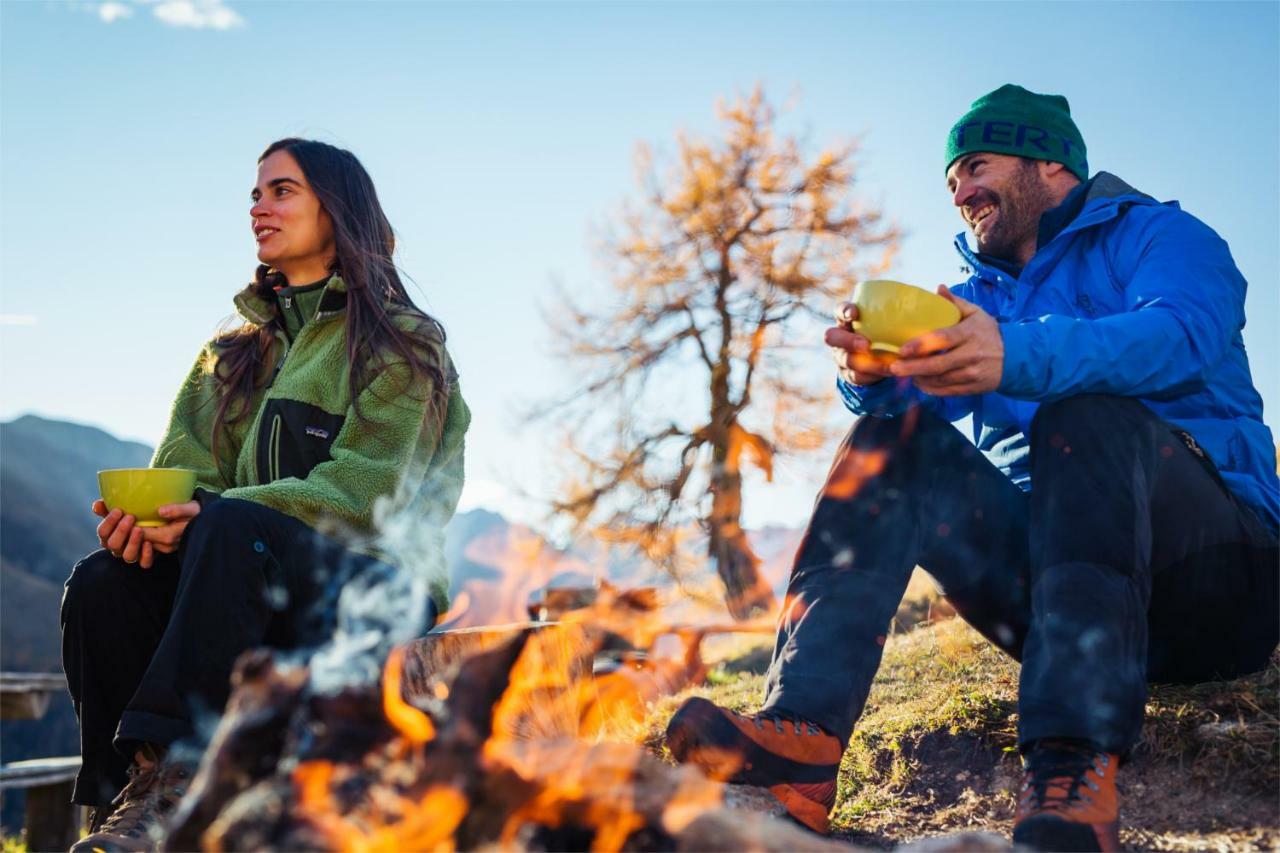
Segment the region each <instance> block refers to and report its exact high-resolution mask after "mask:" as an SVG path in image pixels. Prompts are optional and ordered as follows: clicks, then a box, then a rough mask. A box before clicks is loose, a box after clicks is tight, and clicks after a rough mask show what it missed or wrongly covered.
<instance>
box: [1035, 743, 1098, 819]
mask: <svg viewBox="0 0 1280 853" xmlns="http://www.w3.org/2000/svg"><path fill="white" fill-rule="evenodd" d="M1110 763H1111V759H1110V757H1109V756H1108V755H1106V754H1105V753H1094V752H1091V751H1088V750H1080V751H1075V752H1072V753H1064V754H1059V755H1057V756H1055V760H1053V761H1045V762H1043V763H1040V764H1036V765H1033V766H1030V767H1028V768H1027V776H1026V781H1025V782H1024V783H1023V786H1022V793H1023V798H1024V799H1023V802H1024V805H1025V806H1026V807H1028V808H1029V810H1031V811H1036V812H1038V811H1070V810H1072V809H1073V808H1074V807H1075V805H1076V804H1077V803H1085V804H1089V803H1092V802H1093V797H1091V796H1090V795H1089V793H1088V792H1093V793H1095V794H1096V793H1098V792H1099V791H1101V790H1102V789H1101V788H1100V787H1099V786H1098V784H1097V783H1096V782H1094V781H1093V780H1092V779H1090V778H1089V776H1088V773H1089V771H1090V770H1092V771H1093V772H1094V773H1095V774H1096V775H1097V776H1099V777H1105V776H1106V775H1107V768H1108V766H1109V765H1110Z"/></svg>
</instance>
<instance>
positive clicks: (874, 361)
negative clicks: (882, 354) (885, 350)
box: [823, 302, 889, 385]
mask: <svg viewBox="0 0 1280 853" xmlns="http://www.w3.org/2000/svg"><path fill="white" fill-rule="evenodd" d="M857 319H858V306H856V305H854V304H853V303H852V302H846V303H844V304H843V305H841V306H840V307H838V308H836V325H835V326H833V327H832V328H830V329H827V332H826V334H825V335H824V336H823V340H825V341H826V343H827V346H828V347H830V348H831V355H832V357H833V358H834V359H835V361H836V366H837V367H838V368H839V369H840V378H842V379H843V380H844V381H845V382H850V383H852V384H854V385H874V384H875V383H877V382H879V381H880V380H881V379H884V378H885V377H887V376H888V375H889V371H888V367H887V366H886V364H885V362H883V361H881V360H880V359H879V358H877V357H876V355H875V354H874V353H872V352H871V341H869V340H867V339H866V338H865V337H863V336H862V335H860V334H858V333H857V332H855V331H854V330H853V322H854V321H855V320H857Z"/></svg>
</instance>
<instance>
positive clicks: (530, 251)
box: [0, 0, 1280, 525]
mask: <svg viewBox="0 0 1280 853" xmlns="http://www.w3.org/2000/svg"><path fill="white" fill-rule="evenodd" d="M109 19H110V20H109ZM1278 57H1280V4H1276V3H1273V2H1260V3H1242V4H1236V3H1168V4H1165V3H1154V2H1152V3H1134V4H1126V3H1105V4H1090V3H1029V2H1028V3H1017V4H1004V3H946V4H934V3H883V4H881V3H841V4H831V5H828V4H818V3H772V4H769V3H757V4H735V3H708V4H701V5H699V4H658V3H645V4H585V3H583V4H541V3H520V4H497V3H493V4H482V3H472V4H458V5H451V4H429V3H411V2H399V3H381V2H364V3H344V2H327V3H302V2H291V3H274V2H253V3H248V2H235V1H234V0H224V2H203V3H201V2H188V0H153V2H147V3H135V2H132V0H127V2H125V1H123V0H122V2H112V3H107V4H103V3H99V2H51V3H35V2H5V3H0V288H2V290H0V314H3V315H4V320H3V325H0V389H2V391H3V393H0V419H9V418H11V417H14V416H16V415H19V414H21V413H24V412H36V413H40V414H44V415H47V416H52V417H58V418H65V419H68V420H75V421H80V422H85V423H92V424H96V425H99V426H102V427H104V428H105V429H107V430H109V431H111V432H112V433H115V434H116V435H119V436H122V437H129V438H138V439H141V440H144V441H148V442H154V441H155V440H156V439H157V438H158V437H159V435H160V433H161V431H162V430H163V428H164V423H165V419H166V415H167V408H168V405H169V402H170V400H171V398H172V395H173V393H174V391H175V389H176V387H177V384H178V382H179V381H180V379H181V377H182V375H183V374H184V373H185V372H186V370H187V369H188V367H189V365H190V362H191V359H192V358H193V357H194V355H195V353H196V352H197V350H198V349H199V346H200V344H201V342H202V341H203V340H205V339H206V338H208V337H209V336H210V334H212V332H213V331H214V330H215V328H216V327H217V325H218V322H219V321H220V320H221V319H222V318H224V317H226V316H228V314H229V313H230V311H231V303H230V299H231V296H232V295H233V294H234V293H235V292H236V291H237V290H238V289H239V288H240V287H241V286H242V285H243V283H244V282H246V281H247V280H248V278H249V276H250V275H251V273H252V270H253V267H254V264H255V259H254V244H253V240H252V237H251V234H250V231H249V217H248V208H249V204H248V200H247V199H248V191H249V189H250V187H251V186H252V183H253V178H254V170H255V161H256V158H257V155H258V154H259V153H260V152H261V150H262V149H263V148H264V147H265V146H266V145H267V143H269V142H270V141H272V140H274V139H276V138H279V137H282V136H286V135H306V136H313V137H316V138H319V139H323V140H325V141H328V142H332V143H335V144H338V145H342V146H344V147H349V148H351V149H352V150H353V151H354V152H355V153H356V154H357V155H358V156H359V157H360V158H361V160H362V161H363V162H364V164H365V165H366V167H367V168H368V169H369V171H370V172H371V174H372V175H373V178H374V180H375V182H376V183H377V186H378V189H379V193H380V195H381V197H382V200H383V203H384V205H385V207H386V209H387V212H388V215H389V216H390V218H391V221H392V223H393V225H394V226H395V228H396V230H397V232H398V234H399V240H400V243H399V245H400V259H399V260H400V263H401V266H402V267H403V269H404V270H405V271H406V272H407V273H408V274H409V275H410V276H411V277H412V278H413V280H414V281H416V282H417V284H418V285H419V286H420V288H421V289H420V290H419V291H416V292H415V293H416V295H417V297H418V299H419V303H420V304H422V305H423V306H424V307H426V308H427V309H428V310H430V311H431V312H433V313H434V314H436V315H437V316H438V317H439V318H440V319H441V320H442V321H443V322H444V323H445V325H446V327H447V329H448V330H449V334H450V341H451V343H450V348H451V350H452V352H453V354H454V356H455V358H456V360H457V362H458V364H459V366H460V369H461V371H462V381H463V390H464V393H465V395H466V397H467V399H468V401H469V403H470V404H471V406H472V409H473V411H474V416H475V420H474V426H473V430H472V433H471V434H470V436H469V440H468V492H467V494H466V496H465V501H466V505H468V506H471V505H477V504H488V505H491V506H494V507H495V508H499V509H503V510H505V511H507V512H508V513H509V514H513V515H517V516H521V515H524V516H525V517H529V516H530V512H531V510H530V508H529V507H527V506H521V505H520V504H519V502H518V501H517V500H516V499H514V498H513V497H512V496H511V494H509V493H510V492H511V491H512V489H511V487H513V486H514V487H516V488H519V489H524V490H528V491H534V492H538V491H545V490H546V484H547V483H548V482H549V481H550V480H551V479H552V477H553V469H552V468H551V465H550V459H549V456H548V453H547V448H548V447H549V446H550V444H551V440H552V437H551V435H550V434H549V432H548V431H547V430H546V429H545V428H543V427H541V426H538V425H529V424H526V423H524V422H523V421H522V420H521V418H520V416H519V412H520V411H521V408H522V404H524V403H527V402H529V401H532V400H536V399H538V398H540V397H545V396H547V395H550V394H554V393H555V392H556V391H565V390H567V389H568V388H570V387H572V380H573V376H572V375H571V373H570V372H569V371H568V370H566V368H565V367H564V366H563V365H561V364H559V363H557V362H555V361H553V360H551V358H550V357H549V342H548V340H547V332H546V329H545V328H544V326H543V323H542V322H541V319H540V313H539V312H540V308H541V307H542V306H544V305H546V304H547V303H548V302H549V301H550V300H551V299H552V293H553V283H554V282H557V281H558V282H561V283H563V284H564V285H565V286H567V287H568V288H570V289H571V290H573V291H575V292H577V293H581V294H588V295H590V294H592V293H601V292H603V288H604V287H605V286H606V281H607V272H606V271H605V270H604V269H602V268H601V267H600V265H599V263H598V262H597V261H596V258H595V256H594V255H593V252H592V242H593V237H592V235H593V233H596V234H598V233H599V228H600V227H601V226H602V225H603V224H604V223H606V222H607V220H608V217H609V216H610V215H612V214H614V213H616V212H617V211H618V209H619V207H620V205H621V203H622V202H623V201H624V200H625V199H627V198H635V197H636V196H637V191H636V185H635V180H634V168H633V155H634V150H635V146H636V143H638V142H646V143H650V144H652V145H653V146H654V147H655V148H657V149H658V150H659V151H663V150H666V151H670V150H672V149H673V148H674V145H673V142H672V140H673V137H674V134H675V132H676V131H678V130H681V129H685V130H688V131H691V132H693V133H699V132H703V131H706V130H709V129H711V128H712V126H713V105H714V103H715V101H716V99H717V98H720V97H722V96H725V95H731V94H734V93H736V92H745V91H747V90H749V89H750V88H751V87H752V86H753V85H754V84H755V83H756V82H762V83H763V84H764V85H765V86H766V90H767V92H768V93H769V94H770V96H771V97H772V99H773V100H774V101H775V102H777V103H784V102H785V103H788V104H790V105H791V106H790V109H789V111H788V112H787V113H786V114H785V116H784V118H783V121H782V125H783V127H784V128H786V129H788V130H790V131H793V132H796V133H799V134H802V135H804V136H805V137H806V138H808V139H810V140H811V141H812V143H813V145H814V146H820V145H824V144H827V143H831V142H835V141H838V140H840V139H846V138H850V137H854V136H860V137H861V139H862V148H861V152H860V155H859V161H860V163H861V167H860V172H859V173H860V184H859V185H860V187H861V191H862V197H863V198H864V199H865V200H866V201H868V202H870V203H873V204H876V205H878V206H880V207H881V208H882V209H883V211H884V212H885V214H886V215H887V216H889V217H890V218H891V219H892V220H894V221H895V222H897V223H898V224H899V225H900V226H901V227H902V228H904V229H905V230H906V232H907V236H906V238H905V239H904V240H903V241H902V245H901V251H900V252H899V254H898V259H897V262H896V266H895V267H894V269H893V270H892V271H891V272H892V274H893V276H894V277H897V278H901V279H903V280H907V281H913V282H917V283H921V284H933V283H937V282H943V281H947V282H954V281H957V280H959V278H960V275H959V272H958V269H957V268H958V265H959V261H958V259H957V258H956V256H955V255H954V253H953V251H952V249H951V246H950V244H951V239H952V237H953V236H954V235H955V234H956V233H957V232H958V231H960V230H961V227H962V223H961V222H960V219H959V217H958V215H957V214H956V212H955V211H954V209H953V208H952V207H951V205H950V202H949V198H948V196H947V194H946V191H945V186H944V181H943V176H942V170H943V164H942V162H941V158H942V145H943V140H944V137H945V134H946V132H947V129H948V128H949V126H950V125H951V123H952V122H953V121H954V120H955V119H956V118H957V117H958V116H959V115H961V114H962V113H963V112H964V111H965V109H966V108H967V106H968V104H969V102H970V101H971V100H973V99H974V98H975V97H977V96H978V95H980V94H982V93H984V92H986V91H989V90H991V89H993V88H995V87H997V86H999V85H1000V84H1002V83H1006V82H1018V83H1021V84H1022V85H1024V86H1027V87H1028V88H1030V89H1033V90H1036V91H1042V92H1044V91H1047V92H1057V93H1062V94H1065V95H1066V96H1067V97H1068V98H1069V99H1070V102H1071V106H1072V111H1073V115H1074V116H1075V118H1076V121H1077V123H1078V125H1079V126H1080V128H1081V131H1082V132H1083V134H1084V137H1085V140H1086V142H1087V144H1088V147H1089V160H1090V163H1091V165H1092V167H1093V168H1094V169H1095V170H1096V169H1105V170H1107V171H1110V172H1114V173H1116V174H1118V175H1120V176H1121V177H1122V178H1124V179H1125V180H1127V181H1128V182H1129V183H1131V184H1133V185H1135V186H1136V187H1138V188H1139V189H1142V190H1144V191H1145V192H1147V193H1149V194H1151V195H1154V196H1156V197H1158V198H1160V199H1162V200H1168V199H1178V200H1179V201H1181V202H1182V204H1183V206H1184V207H1185V208H1186V209H1188V210H1190V211H1191V212H1193V213H1194V214H1196V215H1197V216H1199V217H1200V218H1201V219H1203V220H1205V221H1206V222H1208V223H1209V224H1210V225H1211V226H1212V227H1213V228H1214V229H1215V230H1217V231H1218V233H1219V234H1221V235H1222V236H1223V237H1224V238H1225V239H1226V240H1227V241H1228V243H1229V244H1230V245H1231V248H1232V251H1233V253H1234V255H1235V258H1236V260H1237V262H1238V264H1239V265H1240V267H1241V269H1242V270H1243V272H1244V274H1245V276H1246V278H1247V279H1248V280H1249V282H1250V292H1249V300H1248V304H1247V311H1248V317H1249V326H1248V327H1247V328H1246V330H1245V341H1246V344H1247V346H1248V348H1249V351H1250V356H1251V361H1252V365H1253V370H1254V374H1255V378H1256V381H1257V384H1258V386H1259V389H1260V390H1261V391H1262V394H1263V397H1264V399H1265V400H1266V402H1267V405H1268V409H1267V415H1266V418H1267V422H1268V424H1270V425H1271V426H1272V428H1273V429H1275V428H1276V427H1277V426H1278V425H1280V420H1278V419H1277V417H1276V414H1275V412H1276V408H1275V407H1276V406H1280V334H1277V320H1280V282H1278V278H1277V270H1278V269H1280V157H1278V156H1277V140H1278V139H1280V59H1278ZM812 369H813V371H814V376H815V377H816V378H819V379H821V378H822V377H826V376H828V375H829V373H830V360H829V358H828V357H827V355H826V353H825V352H823V351H822V349H821V347H820V343H819V342H818V341H817V340H815V341H814V350H813V358H812ZM837 405H838V404H837V403H836V402H835V401H834V399H833V402H832V407H833V408H832V412H833V417H835V418H839V417H840V414H839V412H838V410H837V408H836V407H837ZM827 455H828V454H827V453H825V452H824V453H822V454H819V455H818V456H817V457H815V458H814V459H813V460H811V461H810V462H808V463H803V464H802V463H795V464H789V465H784V466H783V467H782V469H781V470H779V472H778V476H777V482H776V483H775V484H774V485H771V486H767V487H766V486H764V485H763V484H760V483H755V484H753V486H752V490H751V492H750V493H749V494H748V497H747V520H748V523H750V524H755V525H759V524H763V523H766V522H781V523H786V524H800V523H802V522H803V520H804V518H805V516H806V515H807V513H808V511H809V508H810V505H811V496H812V494H813V492H814V489H815V487H816V485H817V482H816V478H817V477H818V476H819V474H820V472H821V470H822V469H823V468H824V466H825V460H826V457H827Z"/></svg>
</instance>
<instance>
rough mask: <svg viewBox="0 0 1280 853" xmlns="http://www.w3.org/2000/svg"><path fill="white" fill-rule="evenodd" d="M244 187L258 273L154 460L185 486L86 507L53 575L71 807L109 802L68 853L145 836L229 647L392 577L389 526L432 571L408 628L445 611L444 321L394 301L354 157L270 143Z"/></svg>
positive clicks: (213, 702) (263, 641) (141, 841)
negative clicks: (76, 757) (69, 711)
mask: <svg viewBox="0 0 1280 853" xmlns="http://www.w3.org/2000/svg"><path fill="white" fill-rule="evenodd" d="M252 198H253V206H252V208H251V210H250V211H249V214H250V217H251V218H252V224H253V233H254V238H255V239H256V241H257V244H258V260H259V261H260V262H261V265H260V266H259V267H258V271H257V275H256V278H255V281H254V282H253V283H252V284H251V285H249V286H248V287H247V288H246V289H245V290H244V291H243V292H241V293H240V294H239V296H237V297H236V300H235V302H236V307H237V308H238V310H239V313H240V314H241V315H242V316H243V317H244V320H245V323H244V324H243V325H242V326H241V327H240V328H237V329H235V330H233V331H230V332H229V333H226V334H223V335H221V336H219V337H217V338H215V339H214V340H213V341H211V342H210V343H209V344H207V345H206V346H205V348H204V350H203V351H202V352H201V354H200V356H199V358H198V359H197V360H196V364H195V366H194V367H193V368H192V370H191V373H190V375H189V376H188V377H187V380H186V381H185V382H184V383H183V385H182V388H181V389H180V390H179V392H178V396H177V399H176V400H175V402H174V405H173V413H172V416H171V420H170V423H169V428H168V430H167V432H166V434H165V436H164V439H163V440H162V441H161V442H160V444H159V446H158V447H157V448H156V451H155V456H154V458H153V459H152V463H151V464H152V466H153V467H182V468H189V469H193V470H195V471H196V473H197V481H198V488H197V489H196V494H195V497H194V499H193V500H191V501H189V502H187V503H183V504H175V505H171V506H167V507H162V508H161V517H162V518H164V519H166V520H167V524H165V526H163V527H158V528H140V527H137V526H135V524H134V519H133V517H132V516H127V515H125V516H122V514H121V512H120V511H119V510H117V509H111V508H109V507H106V506H104V505H103V503H102V501H97V502H96V503H95V504H94V507H93V509H94V512H95V513H97V514H98V515H99V516H100V517H101V518H102V521H101V523H100V524H99V526H98V538H99V540H100V542H101V544H102V549H103V550H100V551H96V552H94V553H93V554H91V555H89V556H88V557H86V558H85V559H84V560H82V561H81V562H80V563H78V564H77V565H76V567H75V568H74V569H73V570H72V573H71V577H70V578H69V579H68V581H67V585H66V591H65V594H64V598H63V606H62V630H63V660H64V665H65V668H66V672H67V681H68V685H69V687H70V691H71V696H72V699H73V701H74V704H75V708H76V713H77V716H78V718H79V721H80V729H81V753H82V757H83V766H82V769H81V771H80V776H79V778H78V779H77V781H76V787H75V793H74V796H73V799H74V801H75V802H77V803H82V804H85V805H90V806H94V807H98V808H99V809H100V810H101V811H109V810H106V809H101V808H100V807H102V806H104V805H105V804H106V803H108V802H111V801H112V797H113V795H114V794H115V792H116V791H120V794H119V796H118V797H116V799H115V801H114V803H113V805H114V806H116V808H115V809H114V811H113V812H112V813H111V814H110V816H109V817H107V818H106V819H105V821H104V822H102V823H101V824H100V828H98V831H97V832H95V833H94V834H93V835H91V836H89V837H88V838H86V839H84V840H83V841H81V842H80V844H78V845H76V848H73V849H85V850H88V849H92V848H102V849H108V850H111V849H130V850H132V849H148V848H149V847H150V846H151V845H152V844H154V839H153V838H152V836H154V834H155V831H156V829H157V827H158V826H159V823H160V821H161V819H162V818H163V816H164V814H165V813H166V811H167V810H168V809H170V808H171V807H172V805H173V804H174V803H175V802H176V801H177V799H178V798H179V797H180V796H181V790H182V787H183V784H184V782H183V780H184V779H185V777H186V776H187V775H189V771H190V763H189V762H179V761H176V760H174V758H175V756H170V760H168V761H166V760H164V756H165V753H166V750H167V748H168V747H169V745H170V744H172V743H174V742H175V741H178V740H180V739H182V738H184V737H186V736H188V735H190V734H191V733H192V732H193V712H195V711H197V710H200V709H208V710H212V711H213V712H215V713H216V712H219V711H220V710H221V709H222V707H223V706H224V705H225V702H226V699H227V696H228V692H229V686H228V682H229V677H230V675H231V670H232V666H233V664H234V662H235V660H236V658H237V656H239V654H240V653H241V652H243V651H245V650H246V649H250V648H253V647H257V646H263V645H267V646H272V647H276V648H285V649H288V648H301V647H309V646H314V645H315V644H316V643H318V642H319V641H321V640H322V639H324V638H325V637H326V636H327V634H329V633H331V632H332V631H333V626H334V623H335V620H336V618H337V617H336V614H335V611H336V609H337V608H336V602H335V597H336V595H337V594H338V592H339V591H340V590H341V589H342V588H343V587H344V586H346V588H347V589H348V591H350V589H351V588H352V586H361V585H362V586H364V587H366V588H367V587H369V586H370V585H371V584H375V585H376V584H379V583H390V582H392V580H394V578H395V577H396V575H395V573H394V570H393V569H392V568H391V566H390V564H389V562H388V561H387V559H384V558H387V557H388V554H387V550H388V549H387V548H384V547H382V546H384V545H386V544H387V542H386V539H385V538H381V539H380V538H379V537H380V534H381V533H383V532H385V530H386V529H387V528H391V527H394V528H395V529H396V530H397V531H401V532H403V531H405V530H410V531H412V532H413V533H414V534H415V535H413V536H410V537H408V540H409V541H413V542H416V543H417V550H416V552H415V553H414V554H413V555H412V556H413V558H414V559H413V560H412V561H407V560H406V561H403V562H404V565H406V566H408V565H410V564H412V565H413V566H414V567H415V569H417V570H419V571H420V570H421V566H422V565H423V564H424V563H425V564H427V565H429V566H430V567H431V572H430V574H431V577H430V588H431V595H430V596H427V595H425V594H423V595H419V596H416V598H415V597H413V596H409V598H410V599H412V603H413V604H414V606H413V607H411V608H410V612H411V616H412V618H411V619H409V620H408V623H409V624H408V629H409V630H411V631H413V630H425V629H426V628H427V627H429V626H430V624H431V623H432V622H434V619H435V616H436V614H438V613H440V612H442V610H443V604H444V593H445V589H446V588H447V582H446V580H445V573H444V572H443V565H442V555H441V547H440V546H441V542H442V539H443V533H442V531H443V526H444V524H445V523H446V522H447V521H448V519H449V518H450V517H451V516H452V514H453V511H454V508H455V507H456V505H457V501H458V495H459V493H460V492H461V489H462V479H463V468H462V449H463V435H464V433H465V432H466V429H467V425H468V422H469V420H470V415H469V413H468V410H467V407H466V404H465V403H464V402H463V400H462V397H461V395H460V393H459V390H458V382H457V375H456V373H455V371H454V369H453V366H452V363H451V361H450V359H449V356H448V354H447V352H446V351H445V347H444V337H445V336H444V331H443V329H442V328H441V327H440V325H439V324H438V323H436V321H435V320H433V319H432V318H430V317H428V316H427V315H426V314H424V313H423V312H422V311H420V310H419V309H417V308H416V307H415V306H414V304H413V302H412V300H411V299H410V298H409V296H408V294H407V293H406V292H405V289H404V286H403V284H402V283H401V281H400V277H399V276H398V275H397V273H396V269H395V266H394V265H393V263H392V259H391V256H392V250H393V248H394V244H395V239H394V236H393V234H392V230H391V225H390V223H389V222H388V221H387V218H386V216H385V215H384V213H383V211H382V208H381V206H380V205H379V203H378V198H377V194H376V193H375V191H374V187H373V183H372V181H371V180H370V178H369V175H368V173H367V172H365V170H364V167H363V166H361V164H360V162H359V161H358V160H357V159H356V158H355V157H354V156H353V155H352V154H351V153H350V152H348V151H344V150H342V149H339V148H335V147H333V146H330V145H326V144H324V143H320V142H313V141H308V140H301V139H283V140H280V141H278V142H275V143H273V144H272V145H270V146H269V147H268V148H267V150H266V151H265V152H264V153H263V155H262V157H261V158H260V159H259V161H258V178H257V184H256V186H255V187H254V189H253V192H252ZM321 531H324V532H325V533H329V534H331V535H323V533H322V532H321ZM335 531H337V532H340V533H341V534H342V535H341V537H340V538H341V540H342V541H341V542H339V541H338V538H335V536H336V533H335ZM396 541H397V542H399V543H403V542H404V541H406V537H405V536H403V535H400V536H398V537H397V539H396ZM393 544H394V543H393ZM389 550H391V551H396V550H397V549H396V548H394V547H392V548H390V549H389ZM399 556H402V557H403V556H405V555H404V553H403V549H400V554H399ZM352 582H354V583H352ZM417 589H419V590H421V589H423V587H422V586H421V585H420V586H419V587H417ZM398 598H399V599H403V598H404V596H398ZM428 599H429V600H428ZM399 603H400V605H401V609H402V611H403V604H404V602H403V600H401V601H400V602H399ZM397 621H399V623H400V627H401V628H402V629H403V628H404V627H405V620H404V617H403V612H401V613H398V614H397ZM415 623H416V624H415ZM126 780H127V784H125V783H126ZM122 785H124V790H122V791H121V786H122Z"/></svg>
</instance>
